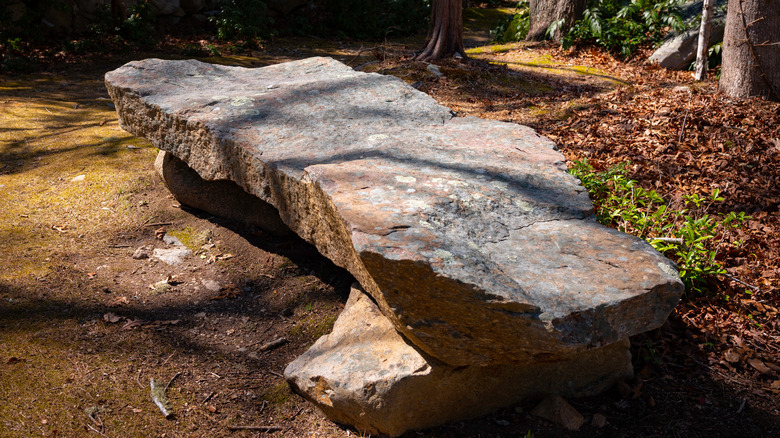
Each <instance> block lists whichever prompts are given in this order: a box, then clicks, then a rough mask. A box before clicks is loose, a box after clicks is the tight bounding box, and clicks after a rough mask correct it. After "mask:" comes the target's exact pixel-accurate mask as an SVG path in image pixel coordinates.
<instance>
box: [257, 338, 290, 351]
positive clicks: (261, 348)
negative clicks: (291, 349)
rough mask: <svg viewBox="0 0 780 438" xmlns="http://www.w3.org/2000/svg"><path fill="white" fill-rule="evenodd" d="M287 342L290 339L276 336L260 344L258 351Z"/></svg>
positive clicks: (270, 348)
mask: <svg viewBox="0 0 780 438" xmlns="http://www.w3.org/2000/svg"><path fill="white" fill-rule="evenodd" d="M288 342H290V341H288V340H287V339H285V338H277V339H274V340H273V341H271V342H268V343H265V344H263V345H261V346H260V351H268V350H273V349H275V348H279V347H281V346H282V345H284V344H286V343H288Z"/></svg>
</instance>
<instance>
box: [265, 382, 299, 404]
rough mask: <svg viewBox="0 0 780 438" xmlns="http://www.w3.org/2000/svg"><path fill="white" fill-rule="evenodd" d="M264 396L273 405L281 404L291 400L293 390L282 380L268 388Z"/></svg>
mask: <svg viewBox="0 0 780 438" xmlns="http://www.w3.org/2000/svg"><path fill="white" fill-rule="evenodd" d="M262 397H263V399H264V400H267V401H268V403H270V404H272V405H275V406H281V405H284V404H287V403H290V402H291V398H292V390H291V389H290V386H289V385H288V384H287V382H285V381H282V382H279V383H277V384H276V385H274V386H272V387H271V388H269V389H268V390H266V391H265V392H264V393H263V396H262Z"/></svg>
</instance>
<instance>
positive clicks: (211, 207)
mask: <svg viewBox="0 0 780 438" xmlns="http://www.w3.org/2000/svg"><path fill="white" fill-rule="evenodd" d="M154 168H155V170H156V171H157V174H158V175H159V176H160V178H161V179H162V180H163V182H164V183H165V186H166V187H168V190H170V191H171V193H173V195H174V196H175V197H176V200H177V201H179V202H181V203H182V204H184V205H187V206H190V207H194V208H197V209H199V210H203V211H205V212H207V213H211V214H213V215H214V216H218V217H222V218H226V219H231V220H234V221H238V222H241V223H243V224H245V225H249V226H255V227H258V228H262V229H264V230H266V231H270V232H271V233H272V234H276V235H279V236H284V235H288V234H291V233H292V231H290V229H289V228H287V225H285V224H284V222H282V219H281V218H280V217H279V212H278V211H277V210H276V209H275V208H274V207H273V206H272V205H270V204H268V203H267V202H265V201H262V200H260V199H258V198H257V197H255V196H252V195H250V194H249V193H247V192H245V191H244V190H242V189H241V187H239V186H237V185H236V183H234V182H233V181H227V180H217V181H206V180H204V179H203V178H201V177H200V175H198V173H197V172H195V171H194V170H192V169H191V168H190V167H189V166H187V165H186V164H184V162H183V161H181V160H180V159H178V158H176V157H175V156H173V155H172V154H171V153H170V152H165V151H160V153H159V154H157V159H156V160H155V161H154Z"/></svg>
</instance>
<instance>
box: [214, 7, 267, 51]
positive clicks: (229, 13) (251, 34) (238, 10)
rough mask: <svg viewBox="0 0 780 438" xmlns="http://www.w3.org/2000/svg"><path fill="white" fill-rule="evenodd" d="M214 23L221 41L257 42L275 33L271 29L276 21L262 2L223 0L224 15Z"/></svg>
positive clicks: (215, 18) (218, 17)
mask: <svg viewBox="0 0 780 438" xmlns="http://www.w3.org/2000/svg"><path fill="white" fill-rule="evenodd" d="M212 21H213V22H214V23H215V24H216V25H217V38H219V39H221V40H227V41H233V40H239V39H246V40H255V39H257V38H265V37H270V36H272V35H273V33H274V32H273V28H272V27H271V25H272V24H273V23H274V19H273V18H271V16H270V15H269V14H268V6H267V5H266V4H265V2H263V1H262V0H223V2H222V13H221V14H220V15H219V16H217V17H214V18H213V19H212Z"/></svg>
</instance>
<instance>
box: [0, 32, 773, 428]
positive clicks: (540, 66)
mask: <svg viewBox="0 0 780 438" xmlns="http://www.w3.org/2000/svg"><path fill="white" fill-rule="evenodd" d="M415 44H419V42H418V41H414V40H413V41H410V42H398V43H394V44H383V45H378V44H374V43H371V44H365V43H364V44H360V43H350V42H338V41H331V42H326V41H321V40H288V41H285V42H284V44H282V43H278V44H277V45H273V44H272V45H269V46H267V47H265V48H263V49H262V50H258V51H254V52H247V53H244V54H241V55H240V56H225V57H221V58H218V59H217V58H212V59H211V60H212V61H215V62H226V63H232V64H238V65H245V66H260V65H266V64H269V63H273V62H282V61H285V60H289V59H295V58H302V57H306V56H310V55H312V54H318V55H321V54H328V55H331V56H334V57H336V58H337V59H340V60H343V61H344V62H348V63H349V64H350V65H352V66H356V67H359V68H361V69H363V70H365V71H378V72H381V73H385V74H394V75H397V76H399V77H401V78H402V79H404V80H406V81H407V82H409V83H411V84H414V85H415V86H416V87H417V88H419V89H421V90H423V91H425V92H427V93H429V94H431V95H432V96H434V97H435V98H437V99H438V100H439V101H440V102H442V103H443V104H445V105H448V106H450V107H452V108H453V109H454V110H455V111H457V112H458V113H459V115H475V116H479V117H488V118H496V119H501V120H510V121H516V122H520V123H524V124H529V125H530V126H532V127H535V128H536V129H538V130H539V131H541V132H542V133H543V134H545V135H548V136H550V137H551V138H553V139H554V140H556V141H557V142H558V144H559V146H560V148H561V150H562V151H563V152H564V153H565V154H566V156H567V158H568V159H569V160H571V161H573V160H576V159H581V158H585V157H587V158H589V159H590V160H591V162H592V163H594V164H595V165H597V166H601V167H602V168H603V167H606V166H608V165H611V164H614V163H617V162H621V161H625V160H629V159H630V160H631V161H632V163H634V167H633V168H632V177H633V178H636V179H638V180H639V181H640V182H641V183H642V184H644V185H647V186H648V187H654V188H656V189H657V190H659V191H660V192H662V194H664V195H669V196H671V197H673V196H675V195H676V196H679V194H680V193H689V192H691V191H695V192H706V191H708V190H709V189H710V188H711V187H713V186H719V187H724V188H726V189H727V195H728V198H727V201H726V204H725V205H724V206H723V207H722V208H723V209H724V211H726V210H735V209H738V210H742V211H746V212H747V213H749V214H751V215H752V216H753V218H754V219H752V220H751V221H750V222H749V223H748V224H747V225H746V227H745V229H744V231H743V232H742V234H740V235H738V236H734V237H733V239H734V240H738V239H742V240H743V241H744V244H743V245H742V246H741V247H740V249H738V250H730V251H731V252H728V253H726V254H724V256H723V257H722V259H723V262H724V264H725V265H726V266H727V267H728V269H729V273H730V275H731V277H722V278H719V279H715V280H713V282H712V284H711V286H710V287H709V290H708V293H707V294H704V295H690V294H689V295H687V296H686V297H685V298H684V300H683V302H681V304H680V305H679V306H678V308H677V309H676V310H675V312H674V313H673V314H672V315H671V317H670V319H669V321H668V323H667V324H666V325H664V326H663V327H662V328H660V329H658V330H655V331H653V332H650V333H647V334H643V335H640V336H637V337H635V338H633V339H632V354H633V358H634V359H633V360H634V365H635V370H636V373H637V377H636V379H635V380H633V381H630V382H624V383H623V384H621V385H618V386H617V387H616V388H615V389H614V390H612V391H610V392H608V393H606V394H603V395H601V396H598V397H590V398H583V399H575V400H569V402H570V403H571V404H572V405H573V406H574V407H575V408H576V409H577V410H578V411H579V412H580V413H581V414H582V415H583V416H584V417H585V419H586V423H585V425H584V426H583V427H582V428H581V430H580V431H579V432H571V431H565V430H562V429H560V428H557V427H556V426H555V425H553V424H551V423H548V422H546V421H545V420H542V419H539V418H536V417H534V416H532V415H531V414H530V413H529V412H530V410H531V409H532V408H533V407H534V405H535V404H536V403H537V402H538V400H528V401H527V402H525V403H522V404H520V405H518V406H512V407H509V408H507V409H504V410H501V411H499V412H496V413H494V414H492V415H488V416H486V417H482V418H478V419H474V420H471V421H464V422H459V423H455V424H450V425H445V426H442V427H439V428H435V429H432V430H427V431H422V432H410V433H409V434H407V436H409V437H415V436H425V437H499V436H505V437H506V436H526V434H527V433H528V432H529V431H530V432H531V433H532V434H533V436H536V437H559V436H583V437H584V436H605V437H613V436H614V437H635V436H647V437H649V436H671V437H675V436H680V437H682V436H685V437H713V436H724V437H725V436H759V437H761V436H772V435H780V405H779V404H778V400H779V398H778V394H780V380H778V379H780V368H778V365H780V359H779V357H780V356H779V355H780V349H779V348H778V340H780V337H779V336H778V330H777V323H776V317H777V307H778V306H780V282H779V281H778V278H779V277H780V271H778V263H779V262H778V260H780V257H778V255H779V254H780V241H779V240H778V237H777V236H778V229H777V228H778V226H780V225H778V224H780V221H779V220H778V219H780V217H778V216H779V215H780V213H778V187H780V186H779V185H778V174H779V173H778V163H779V162H780V144H778V143H780V140H778V139H780V131H778V130H779V129H780V128H778V126H780V105H778V104H772V103H766V102H763V101H758V100H751V101H739V102H736V101H732V100H729V99H725V98H724V97H723V96H722V95H719V94H718V93H717V90H716V87H715V85H714V84H715V82H714V78H711V80H710V82H709V83H706V84H703V85H698V84H694V83H692V81H691V80H690V78H689V75H687V74H686V73H670V72H665V71H660V70H657V69H654V68H651V67H648V66H645V65H643V64H642V63H640V62H634V63H631V64H619V63H617V62H616V61H615V60H614V59H612V58H611V57H609V56H607V55H605V54H603V53H600V52H596V51H594V52H591V51H586V52H578V53H574V54H572V53H564V52H561V51H559V50H558V49H556V48H554V47H549V46H529V45H524V44H515V45H507V46H486V47H482V48H478V49H475V50H471V51H470V55H471V56H472V57H474V58H476V59H479V60H482V61H491V62H493V64H492V65H488V64H485V63H474V62H465V61H447V62H443V63H441V70H442V72H443V73H444V76H443V77H437V76H436V75H433V74H432V73H431V72H430V71H429V70H428V68H427V65H425V64H422V63H416V62H414V61H411V60H410V58H409V55H410V53H411V50H412V49H417V48H419V47H421V45H420V46H419V47H417V46H416V45H415ZM171 47H173V48H174V49H171ZM175 47H176V44H175V41H174V42H172V43H171V44H170V45H168V46H166V49H165V51H162V52H154V53H138V54H132V56H131V57H132V58H134V59H137V58H143V57H150V56H160V57H176V56H181V54H180V53H177V52H176V51H175ZM128 60H129V59H112V60H108V61H99V60H98V61H90V62H89V63H72V64H67V63H60V62H53V63H51V64H48V65H47V66H45V68H44V69H43V70H42V71H40V72H37V73H33V74H28V75H24V76H19V75H2V76H0V114H2V118H0V205H2V209H0V266H2V268H0V339H1V340H2V342H0V437H26V436H62V437H77V436H78V437H80V436H107V437H151V436H154V437H221V436H231V437H249V436H261V435H263V436H265V435H268V436H278V437H281V436H285V437H304V436H320V437H343V436H351V435H360V434H359V433H358V432H355V431H351V430H349V429H347V428H344V427H342V426H339V425H336V424H334V423H332V422H330V421H328V420H327V419H325V418H323V417H322V416H321V415H320V414H319V413H318V412H316V411H315V410H314V408H313V407H312V406H311V405H310V404H308V403H306V402H305V401H304V400H303V399H302V398H301V397H299V396H297V395H295V394H293V393H292V392H291V391H290V389H289V387H288V386H287V384H286V383H285V381H284V379H283V378H282V377H281V373H282V372H283V370H284V367H285V366H286V364H287V363H289V362H290V361H291V360H292V359H293V358H295V357H296V356H297V355H299V354H301V353H302V352H303V351H305V350H306V349H307V348H308V347H309V346H310V345H311V344H312V343H313V342H314V341H315V340H316V339H317V338H318V337H319V336H321V335H323V334H326V333H328V331H329V330H330V327H331V326H332V324H333V321H334V320H335V318H336V317H337V315H338V314H339V312H340V310H341V309H342V308H343V304H344V302H345V301H346V298H347V293H348V289H349V286H350V284H351V283H352V282H353V279H352V278H351V276H350V275H349V274H348V273H347V272H345V271H344V270H342V269H340V268H338V267H336V266H334V265H333V264H332V263H330V262H329V261H328V260H326V259H324V258H323V257H322V256H320V255H319V254H318V253H317V252H316V250H314V249H313V248H312V247H311V246H309V245H307V244H306V243H305V242H303V241H301V240H299V239H296V238H278V237H274V236H272V235H269V234H268V233H264V232H263V231H262V230H258V229H249V228H246V227H243V226H241V225H240V224H237V223H231V222H229V221H225V220H222V219H219V218H215V217H211V216H209V215H208V214H206V213H203V212H200V211H196V210H191V209H188V208H187V207H186V206H181V205H179V204H178V203H177V202H176V200H175V199H173V198H172V196H171V195H170V194H169V193H168V191H167V190H166V189H165V187H164V186H163V184H162V183H161V182H160V180H159V179H158V178H157V177H156V175H155V174H154V172H153V169H152V162H153V160H154V157H155V155H156V152H157V151H156V149H154V148H153V147H151V145H149V144H148V143H147V142H146V141H144V140H142V139H138V138H134V137H132V136H130V135H129V134H127V133H125V132H124V131H122V130H121V129H120V128H119V127H118V123H117V120H116V114H115V112H114V110H113V107H112V105H111V103H110V101H109V100H108V96H107V93H106V91H105V88H104V86H103V84H102V75H103V73H105V72H106V71H108V70H111V69H113V68H116V67H117V66H119V65H121V64H122V63H124V62H125V61H128ZM681 87H682V88H681ZM683 124H685V125H686V128H682V126H683ZM681 130H682V131H685V130H687V138H683V137H684V136H683V135H681ZM773 148H774V149H773ZM657 181H660V183H657ZM163 236H168V237H170V236H174V237H176V238H177V239H179V241H180V242H181V243H182V244H183V245H185V246H186V247H187V248H189V249H190V250H191V251H192V253H191V255H190V256H188V257H187V258H186V259H185V260H184V261H183V262H182V263H181V264H179V265H169V264H167V263H164V262H162V261H159V260H157V259H155V258H153V257H146V258H144V254H146V255H150V254H151V253H152V252H153V251H154V249H170V248H171V247H172V245H171V244H169V243H166V241H165V240H163ZM737 280H739V281H742V282H744V283H747V285H748V286H745V285H743V284H741V283H739V282H738V281H737ZM151 379H154V381H155V382H156V383H157V384H158V385H162V386H164V387H165V386H167V395H168V398H169V399H170V405H171V411H172V413H173V415H172V416H171V417H169V418H165V417H164V416H163V414H162V413H161V412H160V410H159V409H158V408H157V407H156V406H155V405H154V404H153V402H152V398H151V394H150V380H151ZM602 416H603V418H605V419H606V424H605V425H600V424H598V421H593V419H594V418H596V419H599V418H601V417H602ZM241 426H271V431H268V432H264V431H257V430H234V429H235V428H236V427H241ZM529 436H530V435H529Z"/></svg>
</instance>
